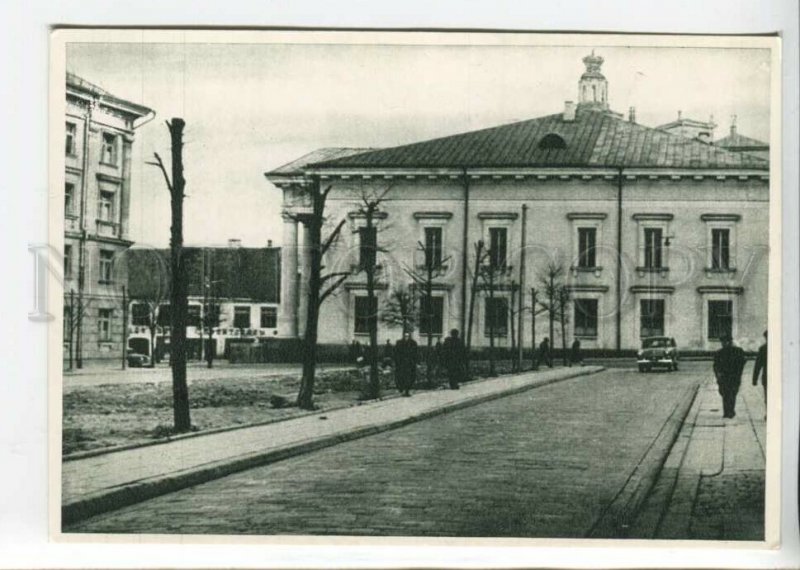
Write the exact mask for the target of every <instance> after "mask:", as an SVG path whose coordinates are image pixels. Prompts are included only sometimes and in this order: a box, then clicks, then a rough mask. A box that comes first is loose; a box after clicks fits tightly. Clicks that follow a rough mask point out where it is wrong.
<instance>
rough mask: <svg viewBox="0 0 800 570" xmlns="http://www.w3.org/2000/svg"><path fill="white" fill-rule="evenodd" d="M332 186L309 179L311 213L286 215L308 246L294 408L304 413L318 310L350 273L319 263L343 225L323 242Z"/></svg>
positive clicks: (310, 390)
mask: <svg viewBox="0 0 800 570" xmlns="http://www.w3.org/2000/svg"><path fill="white" fill-rule="evenodd" d="M332 188H333V186H330V185H329V186H327V187H325V188H324V189H323V188H322V187H321V185H320V180H319V177H318V176H310V177H308V179H307V183H306V184H305V185H304V186H303V188H302V192H303V194H304V196H305V198H306V199H307V201H308V203H309V205H310V208H311V211H310V212H309V213H302V214H295V213H292V212H286V216H287V217H289V218H291V219H294V220H295V221H297V222H299V223H302V224H304V225H305V227H306V229H307V236H308V243H307V244H306V245H307V247H306V249H307V251H308V254H309V256H310V259H309V275H308V309H307V311H306V328H305V334H304V336H303V378H302V380H301V381H300V390H299V391H298V394H297V406H298V407H299V408H301V409H304V410H313V409H315V406H314V379H315V375H316V367H317V337H318V326H319V310H320V307H321V306H322V303H324V302H325V300H326V299H328V298H329V297H330V296H331V295H332V294H333V293H334V292H335V291H336V290H337V289H338V288H339V287H340V286H341V285H342V284H343V283H344V281H345V280H346V279H347V277H348V276H349V275H350V272H349V271H348V272H345V271H337V272H331V273H325V274H323V269H324V266H323V264H322V262H323V258H324V257H325V254H326V253H327V252H328V250H330V248H331V247H332V246H333V245H334V244H335V243H336V241H337V240H338V239H339V235H340V234H341V231H342V228H343V227H344V224H345V221H346V220H345V219H342V220H341V221H340V222H339V223H338V224H337V225H336V226H335V228H334V229H333V230H332V231H331V232H330V233H329V234H328V235H327V236H326V237H325V238H324V239H323V237H322V229H323V226H324V225H325V222H326V217H325V205H326V202H327V200H328V195H329V194H330V192H331V189H332Z"/></svg>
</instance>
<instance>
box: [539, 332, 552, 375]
mask: <svg viewBox="0 0 800 570" xmlns="http://www.w3.org/2000/svg"><path fill="white" fill-rule="evenodd" d="M542 362H545V363H546V364H547V366H549V367H550V368H552V367H553V356H552V354H550V339H548V338H547V337H544V339H543V340H542V342H541V343H539V358H538V360H537V363H538V364H537V368H538V365H539V364H541V363H542Z"/></svg>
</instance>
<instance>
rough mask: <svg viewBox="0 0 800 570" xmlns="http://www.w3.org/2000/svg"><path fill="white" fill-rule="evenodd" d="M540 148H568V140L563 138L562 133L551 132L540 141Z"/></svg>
mask: <svg viewBox="0 0 800 570" xmlns="http://www.w3.org/2000/svg"><path fill="white" fill-rule="evenodd" d="M539 148H545V149H550V148H567V142H566V141H565V140H564V139H563V138H561V135H557V134H556V133H550V134H548V135H545V136H544V138H543V139H542V140H540V141H539Z"/></svg>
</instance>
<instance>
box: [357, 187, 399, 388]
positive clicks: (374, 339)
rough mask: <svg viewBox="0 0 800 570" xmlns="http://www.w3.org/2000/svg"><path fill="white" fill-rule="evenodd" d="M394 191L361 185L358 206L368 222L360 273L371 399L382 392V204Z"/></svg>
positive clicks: (362, 241) (361, 236) (361, 242)
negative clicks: (364, 293) (364, 299)
mask: <svg viewBox="0 0 800 570" xmlns="http://www.w3.org/2000/svg"><path fill="white" fill-rule="evenodd" d="M390 190H391V186H389V187H386V188H381V189H375V188H372V189H368V188H365V187H362V188H361V196H360V198H359V202H358V206H357V209H356V212H355V214H356V216H357V217H359V218H361V219H363V220H364V225H363V226H361V227H359V228H358V230H357V231H358V235H359V260H358V272H359V273H364V276H365V279H366V290H367V307H369V311H370V313H371V314H370V315H369V318H368V320H367V323H368V328H369V348H368V350H367V360H368V362H369V385H368V388H367V393H366V394H365V396H366V397H367V398H370V399H371V398H378V397H380V393H381V384H380V376H379V373H378V297H377V294H376V292H377V289H378V287H379V286H380V285H381V283H380V277H381V275H380V274H381V271H382V269H383V267H382V266H381V265H379V264H378V253H385V252H386V249H385V248H383V247H382V246H381V245H379V243H378V232H379V230H385V229H386V227H385V226H384V227H381V220H383V219H384V218H385V217H386V213H385V212H384V211H383V210H382V209H381V205H382V204H383V202H384V201H385V200H386V196H387V194H388V193H389V191H390Z"/></svg>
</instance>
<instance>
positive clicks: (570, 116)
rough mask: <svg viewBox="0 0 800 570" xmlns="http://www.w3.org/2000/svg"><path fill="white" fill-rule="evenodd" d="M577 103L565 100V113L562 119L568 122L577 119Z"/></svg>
mask: <svg viewBox="0 0 800 570" xmlns="http://www.w3.org/2000/svg"><path fill="white" fill-rule="evenodd" d="M575 109H576V106H575V103H574V102H572V101H565V102H564V114H563V116H562V119H563V120H564V121H567V122H572V121H574V120H575Z"/></svg>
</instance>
